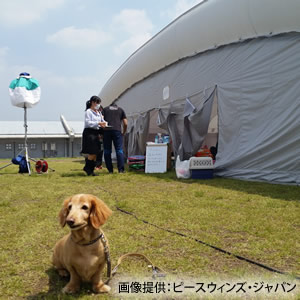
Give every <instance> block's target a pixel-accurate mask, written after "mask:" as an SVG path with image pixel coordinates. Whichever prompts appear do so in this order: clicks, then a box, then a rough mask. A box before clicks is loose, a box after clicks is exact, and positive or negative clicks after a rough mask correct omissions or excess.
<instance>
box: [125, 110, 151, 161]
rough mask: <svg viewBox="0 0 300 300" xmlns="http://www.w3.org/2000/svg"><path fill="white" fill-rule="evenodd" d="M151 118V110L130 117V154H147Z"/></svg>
mask: <svg viewBox="0 0 300 300" xmlns="http://www.w3.org/2000/svg"><path fill="white" fill-rule="evenodd" d="M149 120H150V111H149V112H146V113H143V114H140V115H135V116H133V117H129V118H128V128H127V133H128V149H127V151H128V156H131V155H144V154H145V152H146V142H147V136H148V132H149Z"/></svg>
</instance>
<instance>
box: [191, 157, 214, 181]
mask: <svg viewBox="0 0 300 300" xmlns="http://www.w3.org/2000/svg"><path fill="white" fill-rule="evenodd" d="M190 171H191V178H193V179H212V178H213V174H214V164H213V160H212V158H211V157H191V158H190Z"/></svg>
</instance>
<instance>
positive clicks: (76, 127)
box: [0, 121, 84, 138]
mask: <svg viewBox="0 0 300 300" xmlns="http://www.w3.org/2000/svg"><path fill="white" fill-rule="evenodd" d="M27 125H28V127H27V134H28V136H29V137H31V138H33V137H35V138H46V137H47V138H69V137H70V134H69V133H68V132H66V130H65V127H64V126H63V124H62V122H61V121H28V122H27ZM68 125H69V126H70V128H71V130H72V135H73V136H74V137H81V135H82V131H83V126H84V124H83V122H82V121H72V122H68ZM24 135H25V128H24V122H23V121H0V138H23V137H24Z"/></svg>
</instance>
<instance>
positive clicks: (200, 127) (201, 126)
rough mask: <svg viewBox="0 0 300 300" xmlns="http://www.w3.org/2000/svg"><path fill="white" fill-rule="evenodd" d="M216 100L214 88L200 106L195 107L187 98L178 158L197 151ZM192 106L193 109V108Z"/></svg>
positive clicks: (186, 156)
mask: <svg viewBox="0 0 300 300" xmlns="http://www.w3.org/2000/svg"><path fill="white" fill-rule="evenodd" d="M214 100H216V89H214V91H213V92H212V93H211V94H210V95H209V96H208V97H207V99H205V102H204V104H203V105H201V106H200V108H197V109H196V108H195V107H194V106H193V105H192V103H191V102H190V101H189V100H188V99H187V100H186V105H185V109H184V112H183V117H184V129H183V135H182V139H181V144H180V146H179V150H178V152H179V157H180V160H181V161H182V160H187V159H189V158H191V157H192V156H193V155H195V154H196V153H197V151H198V150H199V149H200V147H201V146H202V144H203V142H204V139H205V137H206V135H207V132H208V126H209V122H210V120H211V119H212V118H213V117H214V116H212V107H213V104H214ZM193 108H194V109H193Z"/></svg>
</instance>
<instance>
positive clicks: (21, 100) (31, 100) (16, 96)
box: [9, 73, 41, 108]
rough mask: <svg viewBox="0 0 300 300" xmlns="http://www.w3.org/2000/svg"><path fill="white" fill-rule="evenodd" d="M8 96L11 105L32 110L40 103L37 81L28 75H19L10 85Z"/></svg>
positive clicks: (39, 89) (39, 90)
mask: <svg viewBox="0 0 300 300" xmlns="http://www.w3.org/2000/svg"><path fill="white" fill-rule="evenodd" d="M9 95H10V100H11V103H12V105H14V106H17V107H21V108H32V107H34V106H35V105H36V104H37V103H38V102H39V101H40V97H41V88H40V85H39V83H38V81H37V80H36V79H34V78H32V77H31V76H30V74H29V73H21V74H20V75H19V77H18V78H16V79H14V80H13V81H12V82H11V83H10V85H9Z"/></svg>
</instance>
